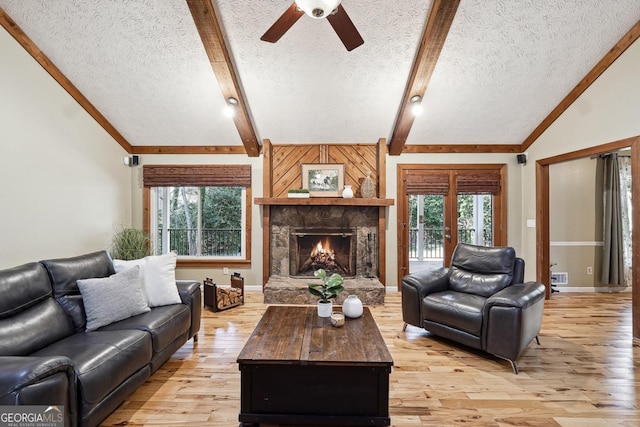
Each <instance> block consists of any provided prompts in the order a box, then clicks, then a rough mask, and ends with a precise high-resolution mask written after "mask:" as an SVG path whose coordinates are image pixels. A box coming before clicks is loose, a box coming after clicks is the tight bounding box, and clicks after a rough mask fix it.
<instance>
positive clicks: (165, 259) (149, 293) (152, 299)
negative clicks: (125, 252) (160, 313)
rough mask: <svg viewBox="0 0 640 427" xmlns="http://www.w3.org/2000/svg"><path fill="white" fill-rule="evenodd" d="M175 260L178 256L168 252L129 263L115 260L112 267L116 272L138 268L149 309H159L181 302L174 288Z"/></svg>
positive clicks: (176, 289)
mask: <svg viewBox="0 0 640 427" xmlns="http://www.w3.org/2000/svg"><path fill="white" fill-rule="evenodd" d="M177 259H178V256H177V255H176V254H175V253H174V252H169V253H168V254H164V255H150V256H147V257H144V258H141V259H136V260H131V261H125V260H118V259H115V260H113V267H114V269H115V271H116V272H121V271H124V270H126V269H128V268H131V267H133V266H139V267H140V278H141V282H142V290H143V292H144V294H145V297H146V298H147V303H148V304H149V307H160V306H163V305H170V304H179V303H180V302H181V299H180V294H179V293H178V288H177V287H176V262H177Z"/></svg>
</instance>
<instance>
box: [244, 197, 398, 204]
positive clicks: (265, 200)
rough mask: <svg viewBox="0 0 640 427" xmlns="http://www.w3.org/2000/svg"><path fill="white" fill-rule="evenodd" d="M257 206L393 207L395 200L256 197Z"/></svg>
mask: <svg viewBox="0 0 640 427" xmlns="http://www.w3.org/2000/svg"><path fill="white" fill-rule="evenodd" d="M254 203H255V204H256V205H267V206H393V203H394V200H393V199H378V198H371V199H363V198H352V199H343V198H342V197H309V198H296V197H256V198H255V199H254Z"/></svg>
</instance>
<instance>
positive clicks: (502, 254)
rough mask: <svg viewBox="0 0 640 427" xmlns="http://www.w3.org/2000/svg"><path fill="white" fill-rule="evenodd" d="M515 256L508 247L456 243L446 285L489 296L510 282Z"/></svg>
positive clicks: (457, 290)
mask: <svg viewBox="0 0 640 427" xmlns="http://www.w3.org/2000/svg"><path fill="white" fill-rule="evenodd" d="M515 259H516V253H515V250H514V249H513V248H510V247H485V246H474V245H466V244H462V243H461V244H458V245H457V246H456V249H455V251H454V253H453V256H452V259H451V267H450V268H449V287H450V289H452V290H454V291H456V292H466V293H470V294H475V295H481V296H483V297H489V296H491V295H493V294H495V293H496V292H498V291H499V290H501V289H504V288H506V287H507V286H509V285H510V284H511V281H512V280H513V266H514V263H515Z"/></svg>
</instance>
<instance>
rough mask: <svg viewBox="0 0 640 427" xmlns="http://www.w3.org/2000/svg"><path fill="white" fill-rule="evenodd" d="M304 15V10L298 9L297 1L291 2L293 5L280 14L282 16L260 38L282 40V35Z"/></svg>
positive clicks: (270, 41) (270, 40)
mask: <svg viewBox="0 0 640 427" xmlns="http://www.w3.org/2000/svg"><path fill="white" fill-rule="evenodd" d="M302 15H304V12H303V11H301V10H298V7H297V6H296V4H295V3H293V4H291V6H289V9H287V10H286V11H285V12H284V13H283V14H282V16H280V18H278V20H277V21H276V22H274V23H273V25H272V26H271V27H270V28H269V29H268V30H267V32H266V33H264V35H263V36H262V37H260V40H262V41H265V42H269V43H275V42H277V41H278V40H280V37H282V36H283V35H284V33H286V32H287V31H289V28H291V27H292V26H293V24H295V23H296V21H297V20H298V19H300V17H301V16H302Z"/></svg>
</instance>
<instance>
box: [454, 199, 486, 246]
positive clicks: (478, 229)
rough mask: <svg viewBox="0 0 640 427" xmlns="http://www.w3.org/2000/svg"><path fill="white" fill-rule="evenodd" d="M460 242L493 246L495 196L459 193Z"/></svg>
mask: <svg viewBox="0 0 640 427" xmlns="http://www.w3.org/2000/svg"><path fill="white" fill-rule="evenodd" d="M457 198H458V242H459V243H468V244H471V245H478V246H493V197H492V196H491V195H490V194H458V197H457Z"/></svg>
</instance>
